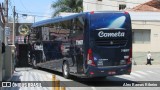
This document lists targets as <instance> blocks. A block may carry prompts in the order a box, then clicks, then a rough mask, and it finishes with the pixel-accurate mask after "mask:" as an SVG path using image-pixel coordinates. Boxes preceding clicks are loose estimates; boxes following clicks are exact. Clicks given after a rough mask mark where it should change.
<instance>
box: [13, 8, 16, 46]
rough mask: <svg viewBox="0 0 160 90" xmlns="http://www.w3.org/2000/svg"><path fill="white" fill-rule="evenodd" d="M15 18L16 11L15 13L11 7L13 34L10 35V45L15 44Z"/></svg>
mask: <svg viewBox="0 0 160 90" xmlns="http://www.w3.org/2000/svg"><path fill="white" fill-rule="evenodd" d="M15 16H16V11H15V6H14V7H13V33H12V35H13V36H12V45H14V44H15Z"/></svg>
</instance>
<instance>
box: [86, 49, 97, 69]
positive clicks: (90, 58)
mask: <svg viewBox="0 0 160 90" xmlns="http://www.w3.org/2000/svg"><path fill="white" fill-rule="evenodd" d="M87 64H88V65H91V66H96V65H95V63H94V60H93V52H92V49H88V54H87Z"/></svg>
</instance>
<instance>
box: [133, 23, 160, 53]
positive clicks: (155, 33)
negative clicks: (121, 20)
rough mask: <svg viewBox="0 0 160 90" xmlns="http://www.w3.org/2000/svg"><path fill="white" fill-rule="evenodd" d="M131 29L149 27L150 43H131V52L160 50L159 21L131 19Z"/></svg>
mask: <svg viewBox="0 0 160 90" xmlns="http://www.w3.org/2000/svg"><path fill="white" fill-rule="evenodd" d="M132 29H150V30H151V35H150V39H151V41H150V43H148V44H136V43H133V52H147V51H151V52H160V21H132Z"/></svg>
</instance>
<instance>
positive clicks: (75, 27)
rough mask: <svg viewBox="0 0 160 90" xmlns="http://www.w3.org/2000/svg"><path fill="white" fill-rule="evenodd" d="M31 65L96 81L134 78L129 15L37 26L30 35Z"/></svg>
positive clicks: (83, 16) (96, 15)
mask: <svg viewBox="0 0 160 90" xmlns="http://www.w3.org/2000/svg"><path fill="white" fill-rule="evenodd" d="M27 40H28V43H29V46H30V50H29V52H30V54H29V57H30V62H31V63H32V65H33V67H35V68H36V67H41V68H46V69H50V70H55V71H58V72H62V73H63V76H64V77H65V78H69V77H70V76H71V75H72V76H73V75H75V76H77V77H81V78H83V77H85V78H94V77H107V76H112V75H123V74H130V73H131V67H132V28H131V19H130V15H129V13H128V12H119V11H104V12H83V13H78V14H74V15H69V16H64V17H55V18H52V19H47V20H43V21H39V22H36V23H34V24H33V25H32V30H31V32H30V34H29V35H28V39H27Z"/></svg>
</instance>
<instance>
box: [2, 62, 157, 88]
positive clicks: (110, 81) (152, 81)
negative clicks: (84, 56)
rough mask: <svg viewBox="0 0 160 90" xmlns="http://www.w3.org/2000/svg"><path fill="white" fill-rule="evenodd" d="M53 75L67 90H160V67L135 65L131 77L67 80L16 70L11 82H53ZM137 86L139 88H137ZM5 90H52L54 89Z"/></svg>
mask: <svg viewBox="0 0 160 90" xmlns="http://www.w3.org/2000/svg"><path fill="white" fill-rule="evenodd" d="M53 74H56V78H57V79H59V80H60V81H61V82H60V84H61V85H62V86H66V89H67V90H151V89H152V90H160V65H135V66H133V67H132V73H131V75H120V76H109V77H107V78H105V79H100V78H98V79H81V78H77V77H74V76H73V77H72V78H70V79H65V78H63V76H62V73H59V72H54V71H50V70H46V69H39V70H38V69H32V68H16V71H15V72H14V75H13V77H12V79H11V81H42V82H43V81H52V75H53ZM142 81H143V82H142ZM144 81H145V82H144ZM133 84H134V85H133ZM130 85H131V86H130ZM135 85H139V86H137V87H135ZM143 85H146V86H147V87H146V86H143ZM156 85H158V86H159V87H157V86H156ZM3 89H4V90H52V87H40V88H39V87H30V88H28V87H27V88H26V87H23V88H22V87H16V88H3Z"/></svg>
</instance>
